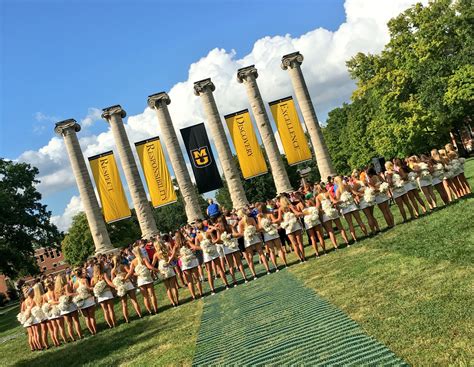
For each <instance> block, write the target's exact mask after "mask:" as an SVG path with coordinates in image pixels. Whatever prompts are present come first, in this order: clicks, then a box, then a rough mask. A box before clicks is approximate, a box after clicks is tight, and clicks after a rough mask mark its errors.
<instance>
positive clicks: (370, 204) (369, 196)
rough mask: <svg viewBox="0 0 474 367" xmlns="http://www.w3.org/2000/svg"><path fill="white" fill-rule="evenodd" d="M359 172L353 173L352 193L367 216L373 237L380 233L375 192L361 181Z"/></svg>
mask: <svg viewBox="0 0 474 367" xmlns="http://www.w3.org/2000/svg"><path fill="white" fill-rule="evenodd" d="M360 177H361V176H360V172H359V171H358V170H354V171H352V192H353V194H354V197H355V199H356V201H357V203H358V205H359V208H360V209H361V210H362V212H363V213H364V214H365V217H366V218H367V222H368V224H369V227H370V231H371V233H372V235H374V234H376V233H378V232H380V227H379V222H378V221H377V218H375V216H374V207H375V203H376V202H375V192H374V190H373V189H372V188H369V187H368V186H367V182H364V181H362V180H361V179H360Z"/></svg>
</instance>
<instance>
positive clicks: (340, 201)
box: [334, 176, 368, 242]
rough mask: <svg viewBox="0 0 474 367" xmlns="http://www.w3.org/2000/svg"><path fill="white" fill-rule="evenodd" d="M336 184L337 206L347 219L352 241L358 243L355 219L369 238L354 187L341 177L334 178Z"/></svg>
mask: <svg viewBox="0 0 474 367" xmlns="http://www.w3.org/2000/svg"><path fill="white" fill-rule="evenodd" d="M334 183H335V184H336V185H337V189H336V193H335V196H336V197H335V199H336V200H337V205H338V207H339V208H340V210H341V213H342V215H343V216H344V218H345V219H346V222H347V224H348V225H349V232H350V233H351V236H352V239H353V240H354V242H356V241H357V236H356V231H355V228H354V222H353V219H355V220H356V222H357V224H358V225H359V227H360V229H361V230H362V232H363V233H364V235H365V236H367V235H368V233H367V228H366V227H365V224H364V222H363V221H362V219H361V217H360V214H359V210H360V209H359V207H358V206H357V203H356V202H355V200H354V195H353V194H352V187H351V186H350V185H349V184H347V183H346V182H345V181H344V180H343V179H342V177H341V176H336V177H334Z"/></svg>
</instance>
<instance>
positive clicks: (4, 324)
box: [0, 306, 20, 336]
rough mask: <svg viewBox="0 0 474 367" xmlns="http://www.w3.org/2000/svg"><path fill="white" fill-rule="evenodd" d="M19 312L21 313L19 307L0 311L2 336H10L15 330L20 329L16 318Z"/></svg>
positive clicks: (0, 333)
mask: <svg viewBox="0 0 474 367" xmlns="http://www.w3.org/2000/svg"><path fill="white" fill-rule="evenodd" d="M18 312H20V308H19V306H15V307H11V308H8V309H6V310H5V311H3V310H2V311H0V330H1V332H0V335H3V336H5V335H9V334H12V333H13V329H19V327H18V326H19V324H18V321H17V320H16V317H15V315H16V314H17V313H18Z"/></svg>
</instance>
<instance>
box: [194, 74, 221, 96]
mask: <svg viewBox="0 0 474 367" xmlns="http://www.w3.org/2000/svg"><path fill="white" fill-rule="evenodd" d="M207 88H209V89H210V90H211V92H214V91H215V90H216V86H215V85H214V83H213V82H212V81H211V78H207V79H203V80H200V81H198V82H194V94H195V95H197V96H200V95H201V94H202V93H204V92H205V91H206V89H207Z"/></svg>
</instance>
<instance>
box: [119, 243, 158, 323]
mask: <svg viewBox="0 0 474 367" xmlns="http://www.w3.org/2000/svg"><path fill="white" fill-rule="evenodd" d="M133 254H134V255H135V258H134V259H133V260H132V262H131V264H130V269H129V271H128V273H127V275H126V276H125V280H127V279H129V278H130V277H131V276H133V275H135V276H136V277H137V286H138V288H139V289H140V293H141V294H142V296H143V303H144V304H145V308H146V309H147V311H148V313H149V314H150V315H151V314H152V311H151V307H153V313H155V314H156V313H157V312H158V303H157V302H156V294H155V287H154V284H153V278H152V276H151V271H156V272H158V269H156V268H154V267H153V266H152V265H151V264H150V262H149V261H148V259H147V258H145V257H143V255H142V251H141V249H140V241H137V242H136V243H135V246H134V247H133Z"/></svg>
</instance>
